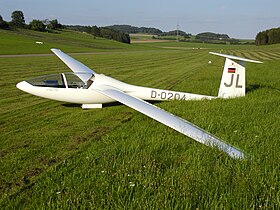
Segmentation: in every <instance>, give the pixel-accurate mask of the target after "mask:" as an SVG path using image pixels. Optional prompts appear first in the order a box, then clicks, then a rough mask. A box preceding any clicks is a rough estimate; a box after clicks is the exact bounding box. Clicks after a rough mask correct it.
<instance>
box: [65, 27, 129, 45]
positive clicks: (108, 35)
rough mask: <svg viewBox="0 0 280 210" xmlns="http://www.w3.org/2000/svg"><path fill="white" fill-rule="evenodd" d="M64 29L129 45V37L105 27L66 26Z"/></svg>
mask: <svg viewBox="0 0 280 210" xmlns="http://www.w3.org/2000/svg"><path fill="white" fill-rule="evenodd" d="M65 28H66V29H69V30H75V31H80V32H86V33H89V34H91V35H93V36H96V37H102V38H105V39H112V40H116V41H118V42H123V43H126V44H130V36H129V34H127V33H124V32H122V31H116V30H113V29H110V28H107V27H97V26H81V25H66V26H65Z"/></svg>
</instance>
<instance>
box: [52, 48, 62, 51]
mask: <svg viewBox="0 0 280 210" xmlns="http://www.w3.org/2000/svg"><path fill="white" fill-rule="evenodd" d="M51 51H52V52H56V51H61V50H60V49H56V48H51Z"/></svg>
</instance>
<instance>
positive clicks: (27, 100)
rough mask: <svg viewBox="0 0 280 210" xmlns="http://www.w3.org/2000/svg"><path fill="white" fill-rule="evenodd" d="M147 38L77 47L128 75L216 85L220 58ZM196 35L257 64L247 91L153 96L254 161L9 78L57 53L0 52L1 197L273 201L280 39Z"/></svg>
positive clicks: (229, 203)
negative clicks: (239, 42)
mask: <svg viewBox="0 0 280 210" xmlns="http://www.w3.org/2000/svg"><path fill="white" fill-rule="evenodd" d="M107 44H108V43H107ZM109 45H110V44H109ZM147 45H148V44H147ZM145 46H146V45H145ZM154 46H156V47H157V48H158V51H146V52H143V51H135V52H133V53H132V52H127V53H126V52H123V53H122V54H106V55H76V56H75V58H76V59H78V60H80V61H82V62H84V63H85V64H86V65H88V66H89V67H91V68H94V69H95V70H96V71H97V72H100V73H105V74H107V75H111V76H113V77H116V78H117V79H121V80H123V81H125V82H129V83H133V84H138V85H145V86H154V87H158V88H169V89H173V90H181V91H186V92H194V93H201V94H208V95H216V94H217V90H218V87H219V79H220V76H221V68H222V65H223V59H221V58H218V57H215V56H211V55H208V53H207V52H208V50H189V48H191V47H193V45H186V44H185V43H161V44H154V45H151V44H149V45H148V47H149V48H150V47H154ZM166 46H168V47H181V48H180V49H179V50H170V48H169V49H166V48H162V47H166ZM195 46H196V47H199V48H210V47H211V48H213V50H215V51H218V50H219V49H220V48H221V47H222V48H223V47H225V49H224V51H223V52H225V53H232V54H235V55H241V56H246V57H249V58H253V59H262V60H264V61H265V63H264V64H262V65H255V64H249V65H248V71H247V89H248V91H249V92H248V95H247V96H246V97H244V98H238V99H233V100H214V101H193V102H190V101H173V102H163V103H159V104H157V106H160V107H161V108H163V109H166V110H168V111H170V112H172V113H174V114H176V115H178V116H181V117H182V118H185V119H188V120H190V121H191V122H193V123H195V124H197V125H198V126H201V127H203V128H205V129H206V130H208V131H209V132H211V133H213V134H215V135H216V136H219V137H220V138H222V139H224V140H226V141H227V142H229V143H231V144H233V145H235V146H237V147H239V148H242V149H243V150H244V151H245V152H247V153H248V154H249V155H250V156H251V157H252V159H251V160H247V161H236V160H232V159H230V158H229V157H227V156H226V155H225V154H223V153H221V152H219V151H216V150H214V149H209V148H208V147H205V146H203V145H200V144H198V143H196V142H194V141H193V140H191V139H188V138H186V137H184V136H182V135H181V134H179V133H177V132H175V131H173V130H171V129H169V128H166V127H165V126H163V125H161V124H159V123H157V122H155V121H153V120H151V119H149V118H147V117H145V116H143V115H141V114H139V113H137V112H136V111H134V110H131V109H130V108H127V107H125V106H113V107H107V108H105V109H102V110H87V111H85V110H81V108H80V107H78V106H72V105H68V104H65V103H60V102H55V101H49V100H45V99H41V98H38V97H35V96H31V95H28V94H25V93H23V92H21V91H19V90H17V89H16V88H15V84H16V83H17V82H18V81H21V80H24V79H27V78H30V77H33V76H36V75H42V74H49V73H59V72H65V71H67V68H66V67H65V65H64V64H63V63H61V62H60V61H59V60H58V59H57V58H56V57H26V58H0V64H1V65H0V71H1V80H0V86H1V101H0V111H1V118H0V125H1V127H0V129H1V130H0V132H1V137H0V138H1V139H0V141H1V145H0V194H1V196H0V197H1V199H0V206H2V207H7V208H11V207H18V208H19V207H20V208H24V207H26V208H43V207H48V208H62V207H64V208H66V207H68V208H69V207H73V205H75V206H78V205H79V206H81V207H84V208H113V209H116V208H125V207H126V208H132V209H135V208H142V209H143V208H147V209H151V208H153V207H154V208H159V209H162V208H171V207H173V208H176V207H178V208H179V209H181V208H183V207H187V208H190V209H195V208H200V209H205V208H208V209H211V208H212V209H213V208H227V209H228V208H235V209H248V208H262V207H275V208H277V207H279V205H280V201H279V196H280V195H279V186H280V180H279V174H278V172H279V168H280V164H279V157H280V154H279V112H280V110H279V107H280V102H279V101H280V94H279V91H280V86H279V79H280V76H279V64H280V54H279V48H280V46H279V45H275V46H270V47H261V48H259V47H258V48H256V47H253V46H252V47H250V48H247V49H246V48H242V47H239V46H236V47H234V46H233V47H228V46H221V45H211V46H208V45H195ZM135 48H138V47H137V45H136V47H135ZM139 48H141V49H143V47H142V45H141V46H140V47H139ZM71 49H73V50H77V51H82V50H84V49H85V48H83V47H82V48H80V49H79V48H78V47H77V46H75V48H71V47H70V48H69V49H68V50H71ZM174 49H175V48H174ZM22 52H24V51H22ZM28 53H29V52H28ZM209 60H212V63H213V64H212V65H208V64H207V63H208V61H209ZM116 61H118V62H116Z"/></svg>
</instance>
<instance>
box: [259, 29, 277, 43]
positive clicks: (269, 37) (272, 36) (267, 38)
mask: <svg viewBox="0 0 280 210" xmlns="http://www.w3.org/2000/svg"><path fill="white" fill-rule="evenodd" d="M277 43H280V28H272V29H269V30H266V31H261V32H259V33H258V34H257V36H256V45H269V44H277Z"/></svg>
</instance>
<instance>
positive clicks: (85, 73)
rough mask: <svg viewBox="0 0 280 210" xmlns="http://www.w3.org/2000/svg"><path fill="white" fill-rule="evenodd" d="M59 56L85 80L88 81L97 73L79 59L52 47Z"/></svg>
mask: <svg viewBox="0 0 280 210" xmlns="http://www.w3.org/2000/svg"><path fill="white" fill-rule="evenodd" d="M51 51H53V53H54V54H55V55H57V57H59V58H60V59H61V60H62V61H63V62H64V63H65V64H66V65H67V66H68V67H69V68H70V69H71V70H72V71H73V72H74V73H75V74H76V75H77V76H78V77H79V78H80V79H81V80H82V81H83V82H87V81H88V79H89V78H90V77H91V76H92V74H95V72H94V71H93V70H91V69H90V68H88V67H87V66H85V65H84V64H82V63H80V62H79V61H77V60H75V59H74V58H71V57H70V56H69V55H67V54H65V53H64V52H62V51H61V50H58V49H51Z"/></svg>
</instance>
